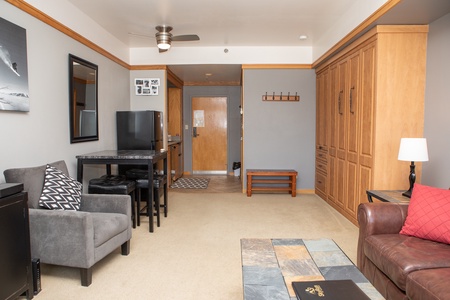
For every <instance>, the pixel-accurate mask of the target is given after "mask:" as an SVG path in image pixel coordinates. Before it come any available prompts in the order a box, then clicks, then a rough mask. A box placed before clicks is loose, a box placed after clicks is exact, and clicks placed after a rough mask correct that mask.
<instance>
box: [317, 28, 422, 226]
mask: <svg viewBox="0 0 450 300" xmlns="http://www.w3.org/2000/svg"><path fill="white" fill-rule="evenodd" d="M427 32H428V26H426V25H425V26H403V25H401V26H400V25H396V26H387V25H383V26H377V27H375V28H374V29H372V30H371V31H369V32H368V33H367V34H365V35H364V36H362V37H361V38H359V39H358V40H356V41H355V42H353V43H352V44H351V45H349V46H347V47H346V48H345V49H343V50H342V51H340V52H339V53H337V54H336V55H334V56H333V57H331V58H330V59H328V60H327V61H325V62H324V63H323V64H322V65H320V66H319V67H318V68H317V70H316V72H317V127H316V128H317V138H316V141H317V142H316V143H317V145H316V147H317V152H316V153H317V154H316V193H317V194H318V195H319V196H320V197H321V198H323V199H324V200H326V201H327V202H328V203H330V204H331V205H332V206H333V207H335V208H336V209H337V210H338V211H340V212H341V213H342V214H343V215H344V216H346V217H347V218H348V219H349V220H350V221H352V222H353V223H355V224H356V223H357V219H356V218H357V216H356V213H357V207H358V205H359V203H361V202H367V197H366V196H365V194H366V190H368V189H386V190H390V189H399V188H405V189H407V188H408V170H409V168H408V165H409V164H408V163H407V162H401V161H398V159H397V155H398V148H399V144H400V139H401V138H402V137H422V134H423V116H424V96H425V67H426V42H427ZM324 153H325V154H324ZM323 156H325V158H324V157H323ZM324 162H325V163H326V169H324V168H322V167H320V166H323V163H324ZM418 174H419V176H420V167H419V168H418ZM323 180H325V183H323V182H324V181H323Z"/></svg>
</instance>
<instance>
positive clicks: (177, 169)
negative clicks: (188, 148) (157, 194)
mask: <svg viewBox="0 0 450 300" xmlns="http://www.w3.org/2000/svg"><path fill="white" fill-rule="evenodd" d="M169 156H170V164H169V166H170V174H171V176H170V177H171V181H175V180H177V179H178V178H180V177H181V176H182V175H183V152H182V148H181V143H175V144H172V145H170V146H169Z"/></svg>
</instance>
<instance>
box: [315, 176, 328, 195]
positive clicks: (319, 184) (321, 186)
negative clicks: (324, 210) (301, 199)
mask: <svg viewBox="0 0 450 300" xmlns="http://www.w3.org/2000/svg"><path fill="white" fill-rule="evenodd" d="M316 189H317V190H319V191H321V192H322V193H324V194H326V191H327V176H326V175H325V174H322V173H321V172H318V171H317V170H316Z"/></svg>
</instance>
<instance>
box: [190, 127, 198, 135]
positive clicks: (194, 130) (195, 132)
mask: <svg viewBox="0 0 450 300" xmlns="http://www.w3.org/2000/svg"><path fill="white" fill-rule="evenodd" d="M199 135H200V134H197V127H193V128H192V136H193V137H198V136H199Z"/></svg>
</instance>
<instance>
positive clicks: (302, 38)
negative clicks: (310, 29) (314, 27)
mask: <svg viewBox="0 0 450 300" xmlns="http://www.w3.org/2000/svg"><path fill="white" fill-rule="evenodd" d="M298 38H299V39H300V40H306V39H307V38H308V36H307V35H304V34H302V35H301V36H299V37H298Z"/></svg>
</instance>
